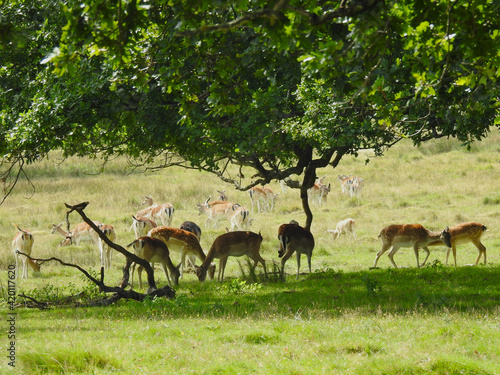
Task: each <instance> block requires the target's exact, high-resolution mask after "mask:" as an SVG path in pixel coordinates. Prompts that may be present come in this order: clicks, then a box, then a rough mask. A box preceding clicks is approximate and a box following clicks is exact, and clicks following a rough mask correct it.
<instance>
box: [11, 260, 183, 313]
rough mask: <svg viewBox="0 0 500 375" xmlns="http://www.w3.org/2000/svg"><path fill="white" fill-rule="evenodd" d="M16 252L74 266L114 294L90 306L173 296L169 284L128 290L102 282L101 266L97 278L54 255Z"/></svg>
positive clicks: (104, 289)
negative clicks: (144, 290)
mask: <svg viewBox="0 0 500 375" xmlns="http://www.w3.org/2000/svg"><path fill="white" fill-rule="evenodd" d="M17 253H18V254H20V255H23V256H25V257H26V258H28V259H31V260H35V261H37V262H39V263H40V264H43V263H45V262H51V261H56V262H58V263H60V264H62V265H63V266H66V267H73V268H76V269H77V270H79V271H80V272H81V273H83V274H84V275H85V276H86V277H87V278H88V279H89V280H91V281H92V282H93V283H94V284H96V285H97V286H98V287H99V290H100V291H101V292H104V293H114V295H113V296H111V297H106V298H103V299H101V300H94V301H92V302H91V303H89V305H90V306H107V305H111V304H113V303H115V302H117V301H119V300H120V299H122V298H125V299H133V300H136V301H139V302H142V301H144V299H145V298H147V297H149V298H152V297H167V298H170V299H173V298H175V290H174V289H172V288H171V287H170V285H165V286H164V287H162V288H160V289H152V288H151V287H150V288H149V289H148V291H147V293H146V294H144V293H139V292H136V291H134V290H131V289H130V290H125V289H124V288H122V287H118V286H115V287H114V286H108V285H106V284H104V272H103V270H104V268H103V267H101V280H97V279H96V278H95V277H93V276H92V275H91V274H89V273H88V272H87V271H86V270H85V269H83V268H82V267H80V266H79V265H77V264H72V263H67V262H64V261H63V260H61V259H59V258H56V257H51V258H47V259H43V258H33V257H31V256H29V255H28V254H25V253H23V252H20V251H18V252H17ZM36 303H37V304H41V303H40V302H38V301H37V302H36Z"/></svg>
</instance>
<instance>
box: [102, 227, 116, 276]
mask: <svg viewBox="0 0 500 375" xmlns="http://www.w3.org/2000/svg"><path fill="white" fill-rule="evenodd" d="M99 229H100V230H101V231H102V232H103V233H104V235H105V236H106V237H108V239H109V240H110V241H111V242H115V241H116V232H115V228H114V227H113V226H112V225H109V224H106V225H103V226H101V227H100V228H99ZM98 245H99V251H100V253H101V267H104V268H109V267H111V247H109V246H108V245H107V244H106V242H104V241H103V240H102V239H101V237H98Z"/></svg>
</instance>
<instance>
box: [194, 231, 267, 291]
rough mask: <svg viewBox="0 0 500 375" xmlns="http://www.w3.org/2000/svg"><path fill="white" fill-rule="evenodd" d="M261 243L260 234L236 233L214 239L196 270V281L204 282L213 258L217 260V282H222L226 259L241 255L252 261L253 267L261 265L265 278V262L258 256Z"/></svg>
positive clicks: (225, 234)
mask: <svg viewBox="0 0 500 375" xmlns="http://www.w3.org/2000/svg"><path fill="white" fill-rule="evenodd" d="M261 243H262V236H261V235H260V233H259V234H257V233H254V232H243V231H238V232H229V233H224V234H221V235H220V236H219V237H217V238H216V239H215V241H214V243H213V244H212V247H211V248H210V250H209V251H208V254H207V257H206V259H205V260H204V262H203V263H202V264H201V266H200V267H197V268H196V275H197V276H198V280H200V281H205V278H206V275H207V270H208V267H209V266H210V264H211V262H212V261H213V260H214V259H215V258H217V259H219V275H218V277H217V279H218V280H219V281H222V280H224V270H225V268H226V263H227V258H229V257H230V256H233V257H240V256H243V255H247V256H248V257H249V258H250V259H252V260H253V261H254V267H255V266H256V265H257V263H260V264H262V267H264V273H265V274H266V276H267V270H266V261H265V260H264V259H263V258H262V257H261V256H260V245H261Z"/></svg>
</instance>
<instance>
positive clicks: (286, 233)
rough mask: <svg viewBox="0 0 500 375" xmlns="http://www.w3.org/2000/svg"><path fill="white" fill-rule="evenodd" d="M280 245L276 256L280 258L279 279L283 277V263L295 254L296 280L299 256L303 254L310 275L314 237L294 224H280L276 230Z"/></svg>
mask: <svg viewBox="0 0 500 375" xmlns="http://www.w3.org/2000/svg"><path fill="white" fill-rule="evenodd" d="M278 240H279V243H280V247H279V251H278V256H279V257H280V258H281V277H282V278H284V275H285V263H286V261H287V260H288V259H289V258H290V257H291V256H292V254H293V253H295V256H296V258H297V279H298V278H299V272H300V256H301V255H302V254H305V255H306V257H307V264H308V266H309V273H311V257H312V252H313V249H314V236H313V235H312V233H311V232H310V231H308V230H307V229H305V228H303V227H301V226H300V225H298V224H297V223H296V222H290V223H289V224H282V225H281V226H280V227H279V229H278Z"/></svg>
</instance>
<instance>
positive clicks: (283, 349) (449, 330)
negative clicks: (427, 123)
mask: <svg viewBox="0 0 500 375" xmlns="http://www.w3.org/2000/svg"><path fill="white" fill-rule="evenodd" d="M409 144H410V143H409V142H408V143H402V144H399V145H397V146H396V147H394V148H393V149H391V150H389V151H388V152H387V156H385V157H382V158H377V157H371V158H370V156H372V155H370V153H369V152H366V153H364V154H362V155H360V157H358V158H346V159H345V160H344V161H343V163H342V165H341V166H340V167H339V168H338V169H336V170H333V169H331V168H329V169H324V170H321V171H320V173H319V174H318V175H326V176H327V177H326V182H327V183H328V182H330V183H332V192H331V193H330V196H329V197H328V202H327V203H326V204H324V205H323V206H321V207H318V206H317V205H314V204H313V205H312V208H313V213H314V215H315V216H314V219H315V220H314V222H313V226H312V232H313V234H314V235H315V238H316V247H315V250H314V254H313V273H312V274H311V275H309V274H308V273H307V272H305V273H304V272H303V273H302V274H301V276H300V278H299V279H298V280H295V272H296V264H295V259H294V258H291V259H290V260H289V261H288V263H287V265H286V272H287V274H288V276H287V281H286V283H281V282H277V281H276V280H275V278H273V276H272V275H271V278H270V280H268V281H267V280H264V279H263V278H262V275H261V273H262V270H261V268H257V270H256V274H255V275H252V274H251V272H250V271H249V270H248V267H247V264H246V261H245V260H244V259H239V263H238V262H237V261H236V259H235V258H230V260H229V262H228V267H227V268H226V277H227V280H226V281H224V282H223V283H218V282H215V281H208V282H206V283H203V284H201V283H199V282H198V281H197V280H196V277H195V276H194V275H192V274H188V275H186V276H185V278H184V279H183V280H181V282H180V285H179V286H178V287H176V290H177V298H176V299H175V300H172V301H169V300H163V299H161V300H153V301H147V302H146V303H144V304H140V303H137V302H133V301H120V303H119V304H117V305H115V306H110V307H106V308H89V307H76V308H75V307H74V305H71V306H68V307H66V308H52V309H48V310H43V311H40V310H38V309H27V308H23V307H18V308H17V309H16V311H17V312H18V321H17V329H18V332H17V363H16V364H17V370H19V371H20V372H19V373H30V374H43V373H96V374H104V373H130V374H137V373H148V374H163V373H167V372H168V371H176V372H182V373H207V374H211V373H217V374H224V373H227V374H234V373H247V374H248V373H262V374H264V373H266V374H269V373H285V372H286V373H290V374H318V373H343V374H344V373H345V374H403V373H404V374H421V373H428V372H432V373H436V374H459V373H460V374H495V373H498V372H499V371H500V337H499V335H498V330H499V327H500V318H499V307H498V300H499V295H500V288H499V287H500V282H499V280H500V277H499V270H500V268H499V263H500V259H499V250H500V241H499V240H498V236H497V231H498V229H497V228H498V227H499V226H500V210H499V205H500V191H499V190H498V181H499V177H500V135H499V134H498V133H497V132H494V133H493V134H492V135H491V136H490V137H489V138H487V139H486V140H484V141H483V142H480V143H476V144H474V145H473V147H472V149H471V150H470V151H465V149H464V148H461V147H460V146H459V145H458V144H457V143H456V142H454V141H447V140H438V141H432V142H430V143H426V144H425V145H423V146H422V147H420V148H413V147H409ZM367 158H370V162H369V163H368V164H366V163H365V160H366V159H367ZM59 161H60V158H59V156H58V155H57V154H54V153H53V154H51V156H50V158H49V160H47V161H44V162H43V163H41V164H37V165H34V166H31V167H29V168H31V169H30V170H29V174H30V176H32V180H31V183H32V184H33V185H34V187H35V189H36V191H34V190H33V186H32V184H31V183H28V182H27V181H21V182H20V183H19V185H18V187H17V188H16V189H15V190H14V192H13V193H12V195H11V196H10V197H9V198H8V199H7V201H6V202H5V203H4V204H3V205H2V206H0V212H1V215H0V227H1V229H2V230H1V232H0V241H1V242H0V243H2V244H4V245H3V247H2V254H3V256H2V258H1V263H0V280H1V286H2V300H4V299H5V298H6V290H5V288H6V280H7V271H6V269H7V266H8V265H9V264H13V263H14V257H13V255H12V252H11V250H10V241H11V239H12V237H13V236H14V234H15V229H14V227H13V226H12V223H17V224H19V225H20V226H21V227H23V228H30V229H31V230H32V231H33V232H34V235H35V246H34V250H33V255H34V256H37V257H49V256H57V257H60V258H63V259H65V260H67V261H70V262H74V263H77V264H79V265H81V266H84V267H85V268H88V269H92V270H94V271H95V272H97V271H98V270H99V256H98V252H97V249H96V247H95V246H90V245H87V246H81V247H75V246H73V247H66V248H60V247H57V245H58V243H59V241H60V240H61V237H60V236H58V235H55V234H54V235H52V234H50V229H51V224H52V223H54V224H58V223H59V222H62V221H63V219H64V215H65V210H66V209H65V208H64V203H65V202H67V203H78V202H81V201H84V200H88V201H90V205H89V206H88V207H87V209H86V212H87V215H89V217H91V218H92V219H97V220H101V221H103V222H105V223H110V224H113V225H114V226H115V228H116V230H117V234H118V242H119V243H120V244H122V245H126V244H127V243H129V242H130V241H131V239H132V238H133V234H132V232H129V231H128V229H129V227H130V224H131V217H130V215H132V214H134V213H135V212H136V211H138V210H139V209H140V208H141V206H140V203H141V201H142V195H143V194H151V195H152V196H153V197H154V198H155V200H156V201H158V202H170V203H172V204H174V206H175V207H176V212H175V216H174V221H173V225H174V226H178V225H180V224H181V222H182V221H184V220H193V221H195V222H197V223H199V224H200V225H201V226H202V229H203V235H202V240H201V243H202V247H203V249H204V250H205V251H208V248H209V247H210V245H211V243H212V241H213V240H214V238H215V237H216V236H218V235H219V234H221V233H223V232H224V228H223V227H221V228H219V229H217V230H210V229H207V228H205V227H204V226H203V221H204V219H205V218H204V217H201V216H198V213H197V209H196V205H195V204H196V203H199V202H202V201H204V200H205V199H206V198H207V197H208V196H212V197H213V198H215V196H216V194H217V192H216V190H217V189H225V190H226V192H227V194H228V196H229V198H230V200H233V201H235V202H239V203H241V204H243V205H246V206H247V207H250V204H249V198H248V195H247V193H244V192H240V191H237V190H234V189H232V188H231V186H228V185H223V184H222V183H221V182H220V180H218V179H217V177H215V176H213V175H211V174H208V173H201V172H197V171H193V170H184V169H175V168H169V169H165V170H162V171H159V172H157V173H150V172H148V173H138V172H137V171H135V172H133V171H132V170H131V169H129V167H128V166H127V162H126V160H124V159H115V160H113V161H110V162H108V165H107V166H106V170H105V171H104V172H103V173H101V174H99V173H98V172H100V166H99V164H98V163H97V162H96V161H93V160H88V159H81V158H72V159H70V160H69V161H66V162H64V163H60V162H59ZM337 174H355V175H358V176H361V177H363V178H365V188H364V190H363V193H362V195H361V197H360V198H359V199H350V198H349V197H347V196H344V195H342V194H341V190H340V184H339V183H338V181H337V180H336V178H337ZM271 186H272V187H273V188H274V189H275V190H276V191H280V187H279V185H278V184H277V183H273V184H272V185H271ZM72 215H75V216H72V217H71V219H72V224H73V225H74V224H76V223H77V222H79V221H81V220H80V218H79V217H78V216H76V213H75V214H72ZM253 217H254V218H255V220H254V222H253V226H252V230H254V231H256V232H258V231H261V232H262V235H263V237H264V242H263V245H262V254H263V257H264V258H265V259H266V261H267V263H268V268H269V269H271V270H272V268H273V262H277V261H278V258H277V247H278V243H277V238H276V235H277V229H278V226H279V225H280V224H281V223H284V222H288V221H289V220H291V219H295V220H298V221H299V222H301V223H303V222H304V220H305V215H304V213H303V210H302V206H301V202H300V198H299V196H298V190H289V191H288V192H286V193H283V192H282V193H281V194H280V195H279V200H278V202H277V204H276V208H275V212H273V213H269V212H265V213H261V214H257V213H255V214H254V215H253ZM347 217H352V218H354V219H355V220H356V222H357V236H356V239H355V240H350V239H348V238H345V237H341V238H340V239H339V240H337V241H336V242H333V241H332V239H331V236H330V235H329V234H328V233H327V232H326V230H327V229H333V228H334V226H335V224H336V223H337V222H338V221H339V220H341V219H344V218H347ZM472 220H475V221H479V222H481V223H484V224H485V225H486V226H487V227H488V228H489V231H488V232H486V234H485V235H484V237H483V243H484V244H485V246H486V247H487V249H488V251H487V255H488V265H487V266H483V265H481V266H478V267H466V266H465V265H467V264H471V263H473V262H474V261H475V259H476V257H477V250H476V248H475V247H474V246H473V245H471V244H469V245H462V246H460V247H459V249H458V255H457V256H458V264H459V267H458V268H454V267H451V266H445V265H444V261H445V249H444V248H441V247H435V248H432V249H431V256H430V258H429V266H427V267H425V268H422V269H416V268H415V258H414V255H413V251H411V250H410V249H401V250H400V251H399V252H398V254H397V255H396V262H397V263H398V265H400V266H405V267H408V268H402V269H393V268H391V267H390V263H389V260H388V259H387V257H386V256H385V255H384V256H383V257H382V259H381V260H380V262H379V265H380V267H381V269H380V270H371V271H370V270H369V267H370V266H371V265H372V264H373V260H374V258H375V253H376V252H377V251H378V250H379V247H380V243H379V240H378V239H377V235H378V233H379V231H380V229H382V228H383V227H384V226H386V225H389V224H392V223H421V224H423V225H425V226H426V227H428V228H429V229H435V230H438V229H442V228H444V227H445V226H447V225H454V224H457V223H460V222H464V221H472ZM304 261H305V260H304ZM304 261H303V266H302V267H303V268H302V271H307V267H304ZM123 264H124V259H123V257H122V256H121V255H115V256H114V258H113V266H112V268H111V270H110V271H109V272H106V280H107V282H108V283H110V284H116V283H118V282H119V280H120V279H121V267H122V266H123ZM156 277H157V278H158V279H159V284H160V286H161V285H163V284H164V283H165V277H164V275H163V274H162V273H161V272H156ZM17 286H18V293H26V294H29V295H31V296H33V297H35V298H37V299H39V300H50V299H56V298H60V297H62V296H70V295H75V294H77V293H79V292H81V291H86V292H87V293H95V291H94V288H93V287H92V286H90V285H89V284H88V282H87V281H86V280H84V279H83V278H82V276H81V275H80V274H79V273H78V272H77V271H76V270H73V269H69V268H64V267H61V266H60V265H58V264H53V263H50V264H44V265H43V267H42V270H41V272H40V273H39V274H34V273H33V272H32V270H31V269H30V277H29V278H28V279H26V280H18V284H17ZM21 301H22V299H19V302H21ZM4 340H7V338H6V335H5V337H4ZM1 368H2V369H3V370H5V369H6V368H7V363H6V359H5V358H4V360H3V361H2V363H1Z"/></svg>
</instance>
